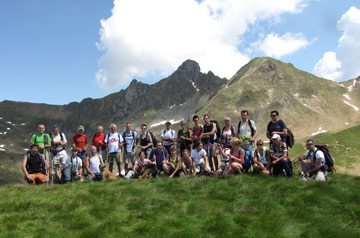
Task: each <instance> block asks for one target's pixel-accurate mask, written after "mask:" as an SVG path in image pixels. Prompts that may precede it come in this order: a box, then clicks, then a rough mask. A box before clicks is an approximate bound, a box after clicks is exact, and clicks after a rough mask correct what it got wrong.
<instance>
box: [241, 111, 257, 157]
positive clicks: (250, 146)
mask: <svg viewBox="0 0 360 238" xmlns="http://www.w3.org/2000/svg"><path fill="white" fill-rule="evenodd" d="M237 131H238V137H239V139H240V140H242V142H243V146H242V147H243V149H244V150H245V151H249V152H250V153H251V157H252V158H254V151H255V146H254V141H255V139H256V137H257V135H258V130H257V128H256V125H255V122H254V121H253V120H250V119H249V112H248V111H247V110H242V111H241V121H239V123H238V128H237Z"/></svg>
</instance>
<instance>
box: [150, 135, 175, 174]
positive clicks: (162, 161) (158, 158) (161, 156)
mask: <svg viewBox="0 0 360 238" xmlns="http://www.w3.org/2000/svg"><path fill="white" fill-rule="evenodd" d="M168 158H169V153H168V152H167V150H166V149H165V148H163V144H162V141H158V142H157V143H156V148H155V149H154V150H153V151H151V154H150V160H151V161H155V162H156V168H157V173H158V175H160V172H161V171H164V172H165V173H166V174H169V170H170V168H169V166H168V165H167V164H166V161H167V160H168Z"/></svg>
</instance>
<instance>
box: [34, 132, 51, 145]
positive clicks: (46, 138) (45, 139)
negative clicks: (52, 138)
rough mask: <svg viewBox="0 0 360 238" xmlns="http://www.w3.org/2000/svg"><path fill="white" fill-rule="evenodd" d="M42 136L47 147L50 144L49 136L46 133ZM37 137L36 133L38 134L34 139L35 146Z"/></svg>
mask: <svg viewBox="0 0 360 238" xmlns="http://www.w3.org/2000/svg"><path fill="white" fill-rule="evenodd" d="M42 136H43V137H44V145H46V144H47V143H49V141H48V137H47V134H46V133H44V134H43V135H42ZM37 137H38V134H37V133H36V134H35V138H34V144H36V139H37Z"/></svg>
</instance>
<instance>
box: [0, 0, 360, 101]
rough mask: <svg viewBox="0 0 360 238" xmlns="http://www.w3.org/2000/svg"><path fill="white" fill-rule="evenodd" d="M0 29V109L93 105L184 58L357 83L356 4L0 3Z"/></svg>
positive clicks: (229, 0) (209, 0)
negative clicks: (269, 64)
mask: <svg viewBox="0 0 360 238" xmlns="http://www.w3.org/2000/svg"><path fill="white" fill-rule="evenodd" d="M0 27H1V37H0V80H1V85H2V86H1V93H0V101H3V100H15V101H26V102H36V103H48V104H67V103H70V102H72V101H81V100H82V99H84V98H87V97H91V98H100V97H104V96H106V95H108V94H109V93H113V92H117V91H119V90H121V89H125V88H126V87H127V86H128V85H129V83H130V81H131V80H132V79H137V80H139V81H142V82H144V83H149V84H151V83H155V82H157V81H159V80H161V79H163V78H165V77H167V76H168V75H170V74H171V73H172V72H174V71H175V70H176V69H177V67H178V66H180V65H181V63H182V62H183V61H185V60H186V59H193V60H195V61H197V62H198V63H199V64H200V67H201V70H202V71H203V72H207V71H209V70H211V71H212V72H214V73H215V74H216V75H218V76H220V77H227V78H230V77H231V76H233V75H234V74H235V73H236V72H237V71H238V70H239V69H240V68H241V67H242V66H243V65H244V64H246V63H247V62H249V60H251V59H252V58H254V57H261V56H270V57H273V58H276V59H279V60H281V61H284V62H290V63H292V64H294V66H295V67H297V68H299V69H301V70H305V71H307V72H310V73H313V74H315V75H317V76H320V77H324V78H327V79H330V80H334V81H344V80H349V79H352V78H355V77H357V76H359V75H360V60H359V59H360V43H359V42H360V1H359V0H272V1H269V0H253V1H246V0H115V1H113V0H101V1H99V0H62V1H60V0H59V1H57V0H51V1H49V0H31V1H30V0H1V1H0Z"/></svg>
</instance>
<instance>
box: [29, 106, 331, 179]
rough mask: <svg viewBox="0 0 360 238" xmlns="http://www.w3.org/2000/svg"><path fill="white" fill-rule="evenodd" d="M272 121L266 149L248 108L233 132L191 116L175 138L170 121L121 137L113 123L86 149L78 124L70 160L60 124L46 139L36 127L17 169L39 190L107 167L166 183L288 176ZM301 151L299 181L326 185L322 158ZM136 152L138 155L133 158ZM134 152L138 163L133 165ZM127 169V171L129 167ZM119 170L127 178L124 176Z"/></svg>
mask: <svg viewBox="0 0 360 238" xmlns="http://www.w3.org/2000/svg"><path fill="white" fill-rule="evenodd" d="M270 116H271V121H270V122H269V123H268V125H267V131H266V136H267V138H268V139H269V140H270V143H269V148H267V147H266V146H265V145H264V141H263V140H262V139H258V140H256V138H257V136H258V134H259V133H258V129H257V127H256V124H255V122H254V121H253V120H250V119H249V118H248V117H249V112H248V111H247V110H243V111H241V120H240V121H239V122H238V124H237V126H233V125H232V124H231V118H229V117H226V118H225V119H224V127H223V128H222V129H220V126H219V123H218V122H217V121H213V120H210V117H209V115H208V114H205V115H204V116H203V117H202V119H203V122H204V124H201V123H200V118H199V116H198V115H194V116H193V118H192V119H193V123H194V126H193V127H188V126H187V122H186V121H181V122H180V125H181V128H180V129H179V130H178V132H177V133H176V132H175V130H173V129H171V123H170V122H166V124H165V129H163V130H162V131H161V133H160V140H157V139H156V137H155V136H154V135H153V133H152V132H149V131H148V130H147V126H146V125H145V124H143V125H141V133H139V135H138V133H137V132H136V131H135V130H133V128H132V125H131V123H126V127H125V130H124V131H123V132H122V133H120V132H118V130H117V125H115V124H111V125H110V132H109V133H108V134H104V129H103V127H102V126H98V127H97V132H96V134H95V135H93V136H92V138H91V142H90V149H89V153H87V149H88V147H89V141H88V137H87V136H86V135H85V134H84V131H85V128H84V126H79V127H78V131H77V133H75V134H74V135H73V136H72V141H71V155H70V156H68V154H67V152H66V149H65V148H66V146H67V144H68V142H67V140H66V136H65V134H64V133H62V132H61V131H60V128H59V127H58V126H56V125H55V126H53V127H52V133H51V134H47V133H45V126H44V125H43V124H39V125H38V132H37V133H35V134H34V135H33V136H32V137H31V139H30V142H31V146H30V150H29V151H28V152H27V153H26V154H25V156H24V159H23V163H22V170H23V172H24V174H25V178H26V180H27V181H28V182H29V183H32V184H41V183H46V182H48V181H49V177H51V180H52V181H53V180H56V181H59V182H62V183H66V182H72V181H76V180H84V179H86V178H87V179H88V180H96V181H98V180H102V179H103V174H104V173H103V171H104V170H107V169H106V167H107V166H106V164H108V171H107V173H108V174H110V175H112V176H111V177H115V176H114V174H113V167H114V161H115V162H116V165H117V169H118V176H120V177H124V178H127V179H129V178H154V177H157V176H159V175H166V176H169V177H170V178H173V177H182V176H188V175H193V176H228V175H230V174H241V173H245V172H248V171H249V170H250V169H251V168H252V171H253V172H254V173H263V174H266V175H274V176H287V177H288V178H290V177H292V165H291V160H290V159H289V156H288V147H287V144H286V137H287V135H288V130H287V127H286V124H285V122H284V121H283V120H281V119H279V112H278V111H271V113H270ZM306 146H307V149H308V150H307V151H306V152H305V154H304V155H303V156H302V158H301V164H302V166H301V168H302V173H301V175H302V177H303V178H304V179H312V177H313V175H315V176H314V177H315V179H316V180H326V169H325V166H326V164H325V158H324V154H323V153H322V151H319V150H316V148H315V143H314V140H313V139H309V140H308V141H307V142H306ZM137 151H138V152H137ZM137 154H138V160H136V157H137ZM129 163H131V165H132V167H129ZM122 164H123V165H124V171H125V173H124V174H122V173H121V171H122V167H121V165H122Z"/></svg>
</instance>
